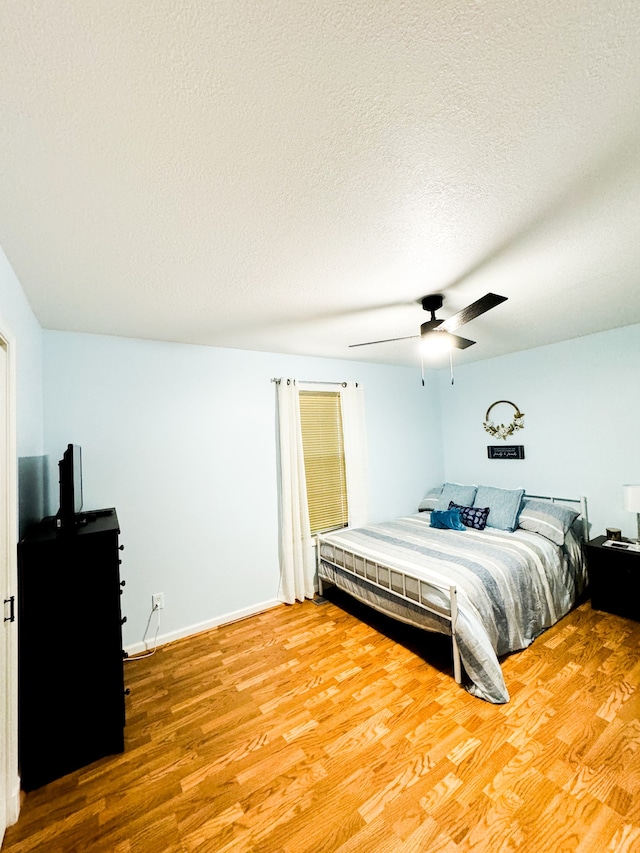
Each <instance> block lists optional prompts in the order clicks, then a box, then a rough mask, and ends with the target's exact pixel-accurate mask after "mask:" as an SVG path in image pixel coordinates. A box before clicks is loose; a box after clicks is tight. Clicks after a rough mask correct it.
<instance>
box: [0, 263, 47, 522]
mask: <svg viewBox="0 0 640 853" xmlns="http://www.w3.org/2000/svg"><path fill="white" fill-rule="evenodd" d="M0 330H1V331H2V334H3V335H4V336H5V337H7V338H8V340H9V344H10V349H11V357H12V359H13V362H14V365H15V384H16V389H15V391H16V400H15V404H16V412H15V419H16V450H17V455H18V457H19V458H18V530H17V531H16V532H17V534H18V535H22V533H23V532H24V530H25V529H26V527H27V526H28V524H30V523H33V522H34V521H37V520H38V519H39V518H40V517H41V516H42V514H43V512H44V510H45V505H44V488H45V485H46V484H45V470H44V465H43V462H44V460H43V457H42V453H43V449H42V448H43V399H42V330H41V329H40V326H39V324H38V321H37V320H36V318H35V316H34V314H33V311H32V310H31V307H30V305H29V303H28V301H27V299H26V297H25V295H24V291H23V290H22V286H21V285H20V282H19V281H18V279H17V277H16V274H15V273H14V271H13V269H12V267H11V265H10V264H9V261H8V259H7V257H6V255H5V254H4V252H3V251H2V250H1V249H0Z"/></svg>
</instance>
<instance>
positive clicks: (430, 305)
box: [422, 293, 444, 314]
mask: <svg viewBox="0 0 640 853" xmlns="http://www.w3.org/2000/svg"><path fill="white" fill-rule="evenodd" d="M443 302H444V297H443V295H442V294H441V293H432V294H431V296H425V297H424V299H423V300H422V307H423V308H424V310H425V311H431V313H432V314H433V312H434V311H438V310H439V309H440V308H442V303H443Z"/></svg>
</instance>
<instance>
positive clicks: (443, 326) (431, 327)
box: [349, 293, 507, 349]
mask: <svg viewBox="0 0 640 853" xmlns="http://www.w3.org/2000/svg"><path fill="white" fill-rule="evenodd" d="M506 300H507V297H506V296H498V294H497V293H487V294H485V295H484V296H483V297H482V298H481V299H478V300H476V301H475V302H472V303H471V305H467V307H466V308H463V309H462V311H458V313H457V314H454V315H453V317H449V319H448V320H439V319H438V318H437V317H436V311H438V310H439V309H440V308H442V303H443V302H444V297H443V295H442V294H441V293H433V294H431V296H425V297H424V298H423V299H422V300H421V302H422V307H423V308H424V310H425V311H429V312H430V313H431V319H430V320H427V321H426V323H423V324H422V325H421V326H420V334H419V335H405V336H404V337H402V338H385V339H384V340H382V341H365V343H361V344H350V345H349V346H350V347H367V346H370V345H371V344H386V343H390V342H391V341H406V340H409V339H411V338H422V340H423V341H427V340H428V339H429V338H432V337H434V336H436V335H437V336H440V337H441V338H444V337H446V338H447V339H448V342H449V346H450V347H457V349H466V348H467V347H470V346H472V344H475V341H470V340H469V339H468V338H461V337H460V336H459V335H454V334H452V332H454V331H455V330H456V329H458V328H459V327H460V326H463V325H464V324H465V323H469V322H471V320H475V318H476V317H479V316H480V315H481V314H484V313H486V312H487V311H490V310H491V308H495V307H496V306H497V305H500V303H501V302H506Z"/></svg>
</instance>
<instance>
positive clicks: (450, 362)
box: [449, 350, 453, 385]
mask: <svg viewBox="0 0 640 853" xmlns="http://www.w3.org/2000/svg"><path fill="white" fill-rule="evenodd" d="M449 370H450V371H451V384H452V385H453V351H452V350H449Z"/></svg>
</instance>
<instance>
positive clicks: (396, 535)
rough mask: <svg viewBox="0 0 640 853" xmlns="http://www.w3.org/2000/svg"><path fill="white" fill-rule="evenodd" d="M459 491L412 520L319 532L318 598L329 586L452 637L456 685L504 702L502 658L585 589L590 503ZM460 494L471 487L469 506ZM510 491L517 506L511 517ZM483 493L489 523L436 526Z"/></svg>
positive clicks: (448, 492)
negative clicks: (508, 506) (507, 501)
mask: <svg viewBox="0 0 640 853" xmlns="http://www.w3.org/2000/svg"><path fill="white" fill-rule="evenodd" d="M458 486H459V484H445V485H444V487H443V488H442V490H441V494H440V496H439V497H438V498H437V499H436V500H435V503H434V505H433V506H432V508H431V509H425V510H424V511H421V512H418V513H416V514H415V515H411V516H407V517H404V518H398V519H395V520H393V521H389V522H386V523H381V524H373V525H370V526H367V527H361V528H355V529H350V528H345V529H343V530H340V531H335V532H333V533H328V534H323V535H320V536H319V537H318V547H317V570H318V584H319V592H320V595H322V594H323V590H324V586H325V585H326V584H327V583H328V584H333V585H336V586H337V587H339V588H340V589H342V590H344V591H346V592H347V593H349V594H350V595H351V596H353V597H354V598H356V599H358V600H359V601H361V602H364V603H365V604H367V605H369V606H371V607H373V608H375V609H376V610H379V611H381V612H383V613H385V614H387V615H388V616H391V617H393V618H395V619H399V620H400V621H402V622H406V623H408V624H411V625H414V626H417V627H419V628H423V629H425V630H426V631H432V632H437V633H441V634H447V635H449V636H450V637H451V642H452V653H453V670H454V678H455V680H456V681H457V682H458V683H459V684H463V683H464V686H465V687H466V689H467V690H469V692H470V693H472V694H473V695H474V696H477V697H479V698H481V699H484V700H486V701H488V702H493V703H496V704H500V703H504V702H508V701H509V692H508V690H507V686H506V684H505V681H504V677H503V674H502V670H501V667H500V662H499V659H500V658H501V657H502V656H504V655H506V654H509V653H510V652H514V651H518V650H521V649H524V648H526V647H527V646H528V645H530V643H532V642H533V640H534V639H535V638H536V637H537V636H538V635H539V634H540V633H542V632H543V631H544V630H545V629H547V628H549V627H550V626H551V625H554V624H555V623H556V622H558V621H559V620H560V619H561V618H562V617H563V616H565V615H566V614H567V613H568V612H569V611H570V610H571V609H572V608H573V607H574V606H575V605H576V603H577V602H578V600H579V597H580V596H581V594H582V592H583V590H584V588H585V586H586V571H585V565H584V559H583V554H582V546H581V542H582V541H583V540H586V539H587V538H588V519H587V505H586V499H585V498H576V499H573V498H556V497H547V496H538V495H527V494H525V493H524V490H502V489H495V488H493V487H482V486H481V487H475V486H474V487H462V486H460V487H459V489H458ZM449 487H451V488H449ZM456 489H457V490H456ZM460 489H473V490H475V491H474V494H473V497H472V499H471V501H470V500H469V494H470V493H469V492H468V491H467V492H465V493H464V494H463V493H462V492H461V491H460ZM476 492H477V498H478V500H477V501H476V497H475V496H476ZM506 492H509V493H510V495H508V496H507V497H509V498H510V499H511V502H512V504H513V507H515V508H516V509H514V510H513V511H510V512H511V514H510V515H509V514H507V516H505V514H504V513H503V512H502V505H501V504H500V500H503V498H504V494H505V493H506ZM516 492H517V495H516V494H515V493H516ZM453 496H455V499H454V500H452V499H451V498H452V497H453ZM488 496H489V497H490V498H491V499H492V500H493V505H492V507H491V508H490V509H489V511H488V513H487V514H485V516H484V518H485V525H486V526H485V525H482V524H481V523H478V524H477V525H476V526H473V524H474V521H473V518H474V517H473V515H472V516H471V517H470V518H471V521H470V522H469V526H466V525H464V526H461V529H451V527H449V526H444V527H440V526H439V527H434V526H432V525H433V524H434V523H438V524H439V523H440V522H441V520H442V518H444V517H445V516H447V511H446V509H445V508H449V507H453V510H452V512H453V513H454V515H453V518H454V519H455V513H458V512H459V511H461V510H463V509H472V510H473V508H474V507H475V508H476V509H478V508H479V507H483V512H484V509H486V508H485V507H484V505H485V504H487V503H488ZM496 496H497V498H496ZM458 500H464V501H466V503H465V504H462V503H458V502H457V501H458ZM503 503H504V501H503ZM494 511H495V512H494ZM501 512H502V514H501ZM492 513H494V524H493V525H491V524H490V523H488V519H490V518H491V514H492ZM464 518H465V516H464V515H463V516H458V522H460V520H461V519H464ZM466 520H467V521H469V519H466ZM496 525H499V526H496ZM465 674H466V678H465V677H464V675H465Z"/></svg>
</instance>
